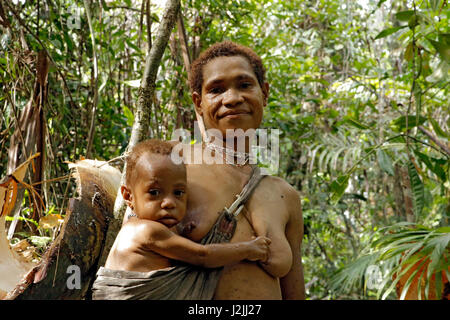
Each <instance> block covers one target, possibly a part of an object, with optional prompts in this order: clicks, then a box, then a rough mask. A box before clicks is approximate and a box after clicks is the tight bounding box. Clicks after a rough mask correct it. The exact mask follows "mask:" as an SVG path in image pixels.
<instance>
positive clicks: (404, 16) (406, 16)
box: [395, 10, 414, 22]
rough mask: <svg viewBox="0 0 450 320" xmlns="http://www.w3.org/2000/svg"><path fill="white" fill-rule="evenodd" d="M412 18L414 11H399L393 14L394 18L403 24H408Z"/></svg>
mask: <svg viewBox="0 0 450 320" xmlns="http://www.w3.org/2000/svg"><path fill="white" fill-rule="evenodd" d="M412 16H414V10H405V11H399V12H397V13H396V14H395V18H396V19H397V20H398V21H403V22H409V20H410V19H411V17H412Z"/></svg>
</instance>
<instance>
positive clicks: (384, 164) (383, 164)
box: [377, 149, 394, 176]
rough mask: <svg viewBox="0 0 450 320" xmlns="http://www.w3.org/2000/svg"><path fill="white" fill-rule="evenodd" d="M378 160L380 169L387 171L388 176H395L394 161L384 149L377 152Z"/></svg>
mask: <svg viewBox="0 0 450 320" xmlns="http://www.w3.org/2000/svg"><path fill="white" fill-rule="evenodd" d="M377 159H378V164H379V165H380V168H381V169H382V170H383V171H385V172H386V173H387V174H389V175H391V176H393V175H394V167H393V166H392V161H391V158H390V157H389V155H388V154H387V153H386V152H384V151H383V150H382V149H378V150H377Z"/></svg>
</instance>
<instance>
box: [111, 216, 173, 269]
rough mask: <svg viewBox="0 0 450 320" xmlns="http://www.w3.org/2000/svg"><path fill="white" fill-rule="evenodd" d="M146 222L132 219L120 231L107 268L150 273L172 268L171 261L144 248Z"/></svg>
mask: <svg viewBox="0 0 450 320" xmlns="http://www.w3.org/2000/svg"><path fill="white" fill-rule="evenodd" d="M143 224H144V222H142V221H140V220H139V219H136V218H130V219H129V220H128V221H127V222H126V223H125V224H124V225H123V226H122V228H121V229H120V231H119V233H118V235H117V237H116V240H115V241H114V244H113V246H112V248H111V251H110V252H109V255H108V259H107V260H106V263H105V267H106V268H108V269H112V270H122V271H139V272H149V271H153V270H159V269H164V268H167V267H170V266H171V263H170V259H168V258H166V257H164V256H162V255H160V254H158V253H156V252H153V251H150V250H147V249H145V248H144V246H143V244H144V243H145V242H146V239H143V238H142V235H143V234H144V233H143V232H142V230H140V229H141V228H143V227H144V225H143Z"/></svg>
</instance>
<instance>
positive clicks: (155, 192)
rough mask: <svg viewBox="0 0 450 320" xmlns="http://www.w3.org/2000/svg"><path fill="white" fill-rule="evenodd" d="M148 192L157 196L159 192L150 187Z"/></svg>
mask: <svg viewBox="0 0 450 320" xmlns="http://www.w3.org/2000/svg"><path fill="white" fill-rule="evenodd" d="M148 193H150V195H152V196H158V195H159V193H160V192H159V190H158V189H151V190H150V191H149V192H148Z"/></svg>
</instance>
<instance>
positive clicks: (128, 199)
mask: <svg viewBox="0 0 450 320" xmlns="http://www.w3.org/2000/svg"><path fill="white" fill-rule="evenodd" d="M120 193H122V198H123V200H124V201H125V203H126V204H127V206H129V207H130V208H131V209H133V196H132V194H131V191H130V189H128V187H127V186H125V185H122V186H121V187H120Z"/></svg>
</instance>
